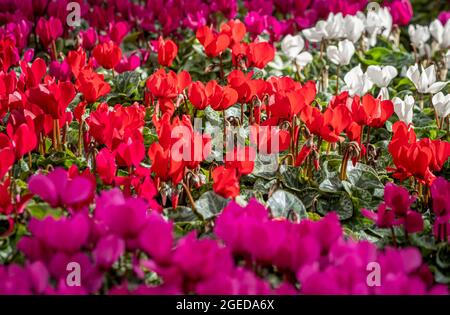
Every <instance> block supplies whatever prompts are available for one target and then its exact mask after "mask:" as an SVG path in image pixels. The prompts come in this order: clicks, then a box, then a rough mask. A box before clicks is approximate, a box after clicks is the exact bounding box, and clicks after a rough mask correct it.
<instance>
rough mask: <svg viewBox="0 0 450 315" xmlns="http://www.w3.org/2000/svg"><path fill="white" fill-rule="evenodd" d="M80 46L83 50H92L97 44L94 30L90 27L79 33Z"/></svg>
mask: <svg viewBox="0 0 450 315" xmlns="http://www.w3.org/2000/svg"><path fill="white" fill-rule="evenodd" d="M80 35H81V46H82V47H83V49H86V50H92V49H94V47H95V45H96V43H97V32H96V30H95V28H93V27H90V28H88V29H87V30H85V31H80Z"/></svg>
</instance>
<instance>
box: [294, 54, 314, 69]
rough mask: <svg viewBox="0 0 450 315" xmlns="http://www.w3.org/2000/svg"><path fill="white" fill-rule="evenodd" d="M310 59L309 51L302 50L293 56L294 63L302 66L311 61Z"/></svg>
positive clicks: (311, 58)
mask: <svg viewBox="0 0 450 315" xmlns="http://www.w3.org/2000/svg"><path fill="white" fill-rule="evenodd" d="M312 60H313V57H312V55H311V54H310V53H309V52H307V51H304V52H302V53H301V54H300V55H298V56H297V57H296V58H295V63H296V64H297V65H298V66H300V67H304V66H306V65H307V64H309V63H311V62H312Z"/></svg>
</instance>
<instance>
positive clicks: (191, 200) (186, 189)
mask: <svg viewBox="0 0 450 315" xmlns="http://www.w3.org/2000/svg"><path fill="white" fill-rule="evenodd" d="M182 185H183V188H184V191H185V192H186V195H187V197H188V200H189V203H190V204H191V207H192V211H194V212H195V213H196V214H198V212H197V207H195V202H194V198H192V194H191V190H190V189H189V187H188V186H187V185H186V184H185V183H184V182H183V183H182Z"/></svg>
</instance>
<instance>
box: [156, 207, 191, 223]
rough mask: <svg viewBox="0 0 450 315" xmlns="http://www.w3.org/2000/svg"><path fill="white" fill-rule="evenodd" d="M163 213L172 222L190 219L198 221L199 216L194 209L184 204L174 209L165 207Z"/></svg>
mask: <svg viewBox="0 0 450 315" xmlns="http://www.w3.org/2000/svg"><path fill="white" fill-rule="evenodd" d="M163 213H164V215H165V216H166V217H167V218H168V219H170V220H171V221H174V222H177V223H178V222H183V223H184V222H192V221H198V220H199V217H198V216H197V215H196V214H195V212H194V211H192V209H191V208H189V207H186V206H178V207H176V208H175V209H174V208H172V207H170V208H165V209H164V211H163Z"/></svg>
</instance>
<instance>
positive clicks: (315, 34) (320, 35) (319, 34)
mask: <svg viewBox="0 0 450 315" xmlns="http://www.w3.org/2000/svg"><path fill="white" fill-rule="evenodd" d="M326 23H327V22H326V21H323V20H321V21H318V22H317V23H316V26H314V27H311V28H307V29H305V30H303V31H302V34H303V36H305V38H306V39H307V40H308V41H309V42H311V43H320V42H321V41H322V40H323V39H324V38H325V37H326V30H325V27H326Z"/></svg>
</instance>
